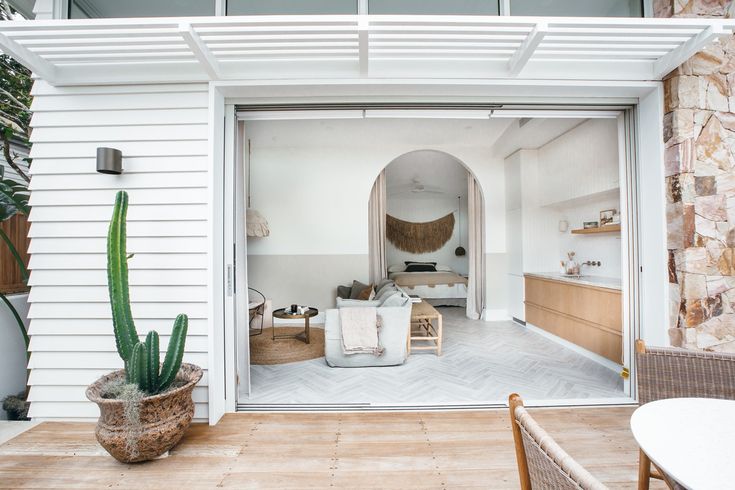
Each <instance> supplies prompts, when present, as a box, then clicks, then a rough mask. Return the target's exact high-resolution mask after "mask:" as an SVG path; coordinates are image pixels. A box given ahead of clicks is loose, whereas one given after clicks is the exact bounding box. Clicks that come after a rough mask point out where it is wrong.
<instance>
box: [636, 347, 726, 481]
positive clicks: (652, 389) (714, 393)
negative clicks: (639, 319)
mask: <svg viewBox="0 0 735 490" xmlns="http://www.w3.org/2000/svg"><path fill="white" fill-rule="evenodd" d="M635 357H636V366H637V379H638V402H639V403H640V404H641V405H643V404H644V403H648V402H652V401H656V400H661V399H663V398H720V399H725V400H735V354H726V353H722V352H705V351H695V350H689V349H680V348H676V347H648V346H646V343H645V342H644V341H643V340H640V339H639V340H636V342H635ZM638 464H639V466H638V489H639V490H648V487H649V484H650V479H651V478H656V479H658V480H664V481H665V482H666V484H667V485H668V486H669V487H670V488H673V489H677V488H681V487H680V486H679V485H678V484H676V482H674V481H672V480H671V479H669V478H668V477H667V475H666V474H664V473H662V472H661V471H659V470H658V469H657V468H652V465H651V460H650V459H649V458H648V456H647V455H646V454H645V453H644V452H643V451H640V458H639V463H638Z"/></svg>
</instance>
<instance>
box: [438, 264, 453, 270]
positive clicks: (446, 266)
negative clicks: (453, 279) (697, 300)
mask: <svg viewBox="0 0 735 490" xmlns="http://www.w3.org/2000/svg"><path fill="white" fill-rule="evenodd" d="M436 270H437V271H439V272H454V270H453V269H452V268H451V267H449V266H448V265H437V266H436Z"/></svg>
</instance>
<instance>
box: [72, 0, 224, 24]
mask: <svg viewBox="0 0 735 490" xmlns="http://www.w3.org/2000/svg"><path fill="white" fill-rule="evenodd" d="M214 3H215V0H69V18H70V19H95V18H111V17H188V16H196V15H214Z"/></svg>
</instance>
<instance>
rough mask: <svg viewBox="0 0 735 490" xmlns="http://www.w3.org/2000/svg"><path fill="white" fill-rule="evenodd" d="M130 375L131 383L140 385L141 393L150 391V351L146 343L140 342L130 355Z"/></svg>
mask: <svg viewBox="0 0 735 490" xmlns="http://www.w3.org/2000/svg"><path fill="white" fill-rule="evenodd" d="M129 364H130V365H129V366H128V374H129V375H130V382H131V383H133V384H136V385H138V389H140V391H144V392H147V391H148V351H147V349H146V345H145V342H138V343H137V344H135V346H134V347H133V350H132V351H131V354H130V363H129Z"/></svg>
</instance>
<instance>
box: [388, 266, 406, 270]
mask: <svg viewBox="0 0 735 490" xmlns="http://www.w3.org/2000/svg"><path fill="white" fill-rule="evenodd" d="M404 270H406V266H405V265H403V264H394V265H391V266H390V267H388V272H403V271H404Z"/></svg>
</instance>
